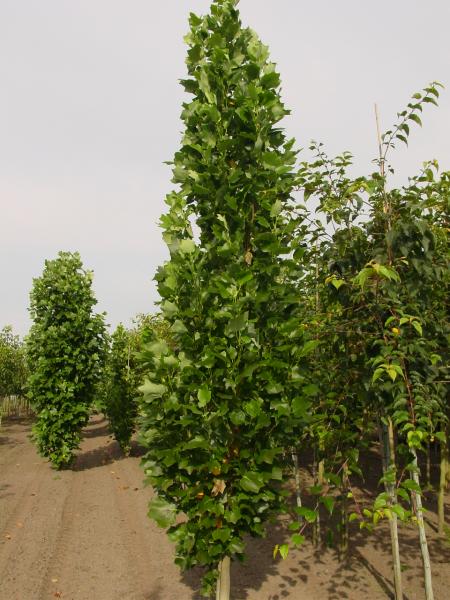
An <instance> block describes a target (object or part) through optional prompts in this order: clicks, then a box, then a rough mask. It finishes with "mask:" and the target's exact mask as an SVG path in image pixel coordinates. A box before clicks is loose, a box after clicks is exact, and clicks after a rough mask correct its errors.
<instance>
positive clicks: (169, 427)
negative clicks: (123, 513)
mask: <svg viewBox="0 0 450 600" xmlns="http://www.w3.org/2000/svg"><path fill="white" fill-rule="evenodd" d="M236 4H237V1H236V0H223V1H222V0H216V1H214V2H213V3H212V6H211V12H210V14H209V15H207V16H205V17H203V18H200V17H197V16H195V15H193V14H192V15H191V17H190V25H191V31H190V33H189V34H188V35H187V37H186V38H185V39H186V41H187V44H188V46H189V50H188V57H187V65H188V73H189V77H188V78H187V79H186V80H184V81H183V82H182V83H183V85H184V87H185V89H186V90H187V91H188V92H189V93H190V94H193V99H192V100H191V101H189V102H186V103H185V104H184V105H183V113H182V119H183V121H184V124H185V133H184V136H183V141H182V147H181V149H180V151H179V152H177V153H176V154H175V159H174V168H173V174H174V179H173V181H174V183H176V184H179V186H180V188H179V191H177V192H173V193H171V194H169V195H168V196H167V199H166V202H167V204H168V206H169V212H168V213H167V214H166V215H164V216H163V217H162V220H161V221H162V226H163V229H164V239H165V241H166V243H167V245H168V247H169V250H170V261H169V262H168V263H166V264H165V265H164V266H163V267H161V268H160V269H159V271H158V274H157V276H156V279H157V281H158V289H159V293H160V296H161V298H162V302H161V308H162V311H163V314H164V316H165V319H166V321H167V322H168V323H169V325H170V336H171V338H169V339H167V336H166V337H165V338H163V339H158V338H157V337H155V339H154V340H153V342H152V343H149V344H148V345H147V347H146V350H145V355H146V358H147V360H148V363H149V373H148V379H147V381H146V383H145V384H144V385H143V387H142V391H143V401H142V405H141V409H140V410H141V413H142V415H143V420H142V429H143V435H142V438H143V440H144V442H145V443H146V445H147V447H148V453H147V456H146V460H145V461H144V468H145V471H146V474H147V477H148V480H149V482H151V483H152V484H153V486H154V487H155V488H156V490H157V493H158V497H157V498H156V499H155V500H154V501H153V502H152V503H151V506H150V516H152V517H153V518H155V519H156V521H157V522H158V523H159V524H160V525H162V526H164V527H169V536H170V537H171V539H173V540H174V541H176V543H177V551H176V552H177V558H176V562H177V563H178V564H179V565H180V566H181V567H182V568H183V569H187V568H190V567H192V566H194V565H203V566H205V567H207V571H208V574H207V576H206V578H205V580H204V582H205V588H206V591H208V590H210V589H211V588H212V587H213V586H214V583H215V579H216V577H217V575H218V574H219V572H220V575H219V583H218V586H217V595H218V596H217V597H218V598H220V599H221V600H222V599H224V600H225V598H228V594H229V565H230V559H231V558H235V557H237V558H239V557H242V554H243V552H244V542H243V536H244V534H251V535H256V536H259V535H263V534H264V523H265V521H266V520H267V519H268V518H269V516H270V515H272V514H273V513H274V512H276V511H278V510H279V509H280V506H281V505H282V504H283V500H284V493H283V491H282V490H281V488H280V480H281V478H282V467H283V461H282V454H283V443H282V442H283V441H285V439H286V437H287V436H288V434H289V432H290V431H292V427H293V425H292V423H293V419H292V414H291V405H290V401H291V398H292V392H291V390H290V385H291V383H292V380H293V379H294V378H293V377H292V376H291V372H290V370H289V364H288V360H287V359H286V354H288V352H287V351H286V349H283V348H281V345H280V340H279V337H278V332H279V329H280V327H281V325H282V324H285V321H286V319H287V318H288V317H289V306H290V304H291V303H292V299H290V300H289V299H288V297H287V293H288V287H287V286H286V285H284V284H283V279H284V270H283V259H282V257H283V255H289V253H290V229H289V222H288V220H287V218H286V211H287V210H288V209H289V205H290V200H291V193H292V190H293V187H294V184H295V176H294V174H293V173H292V167H293V164H294V162H295V156H296V155H295V152H294V151H293V149H292V148H293V141H287V140H286V138H285V136H284V133H283V131H282V130H281V129H280V128H279V126H278V122H279V121H280V119H282V118H283V117H284V116H285V115H286V114H288V111H287V110H286V109H285V108H284V106H283V104H282V102H281V100H280V95H279V85H280V77H279V75H278V73H277V72H276V70H275V66H274V64H273V63H271V62H270V61H269V60H268V50H267V48H266V47H265V46H264V45H263V44H262V43H261V42H260V41H259V39H258V38H257V36H256V34H255V33H254V32H253V31H251V30H250V29H245V28H243V27H242V25H241V22H240V20H239V14H238V11H237V10H236ZM190 219H193V220H195V221H196V224H197V226H198V229H199V237H200V241H199V243H198V244H196V242H195V241H194V237H193V234H192V230H191V225H190ZM287 261H288V259H286V262H287ZM177 514H180V515H181V514H183V515H184V518H183V519H182V521H179V522H178V523H176V524H175V516H176V515H177Z"/></svg>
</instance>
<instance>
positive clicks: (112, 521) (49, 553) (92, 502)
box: [0, 416, 450, 600]
mask: <svg viewBox="0 0 450 600" xmlns="http://www.w3.org/2000/svg"><path fill="white" fill-rule="evenodd" d="M29 432H30V423H29V422H26V421H20V420H16V421H9V422H6V423H4V424H3V426H2V429H1V431H0V598H1V599H2V600H53V599H54V598H62V599H63V600H194V599H195V600H197V599H198V598H200V596H199V595H198V591H197V590H198V586H199V573H197V572H193V573H190V574H188V575H187V576H183V575H181V574H180V573H179V571H178V568H177V567H176V566H175V565H174V564H173V547H172V545H171V544H170V542H169V541H168V540H167V538H166V535H165V533H164V531H163V530H160V529H159V528H158V527H157V526H156V525H155V524H154V523H153V522H151V521H150V520H149V519H148V518H147V516H146V512H147V503H148V501H149V499H150V498H151V496H152V491H151V490H150V489H149V488H144V487H143V485H142V479H143V476H142V470H141V468H140V467H139V461H140V458H139V457H138V456H136V454H137V453H138V449H137V447H135V448H134V454H135V455H134V456H131V457H130V458H123V457H122V456H121V454H120V451H119V450H118V447H117V445H116V443H115V442H113V441H111V439H110V437H109V435H108V428H107V422H106V421H105V420H104V419H103V418H102V417H101V416H96V417H94V418H93V419H92V421H91V423H90V425H89V427H87V428H86V430H85V432H84V440H83V444H82V448H81V451H80V453H79V455H78V457H77V460H76V463H75V465H74V468H73V470H70V471H62V472H57V471H54V470H52V469H51V468H50V466H49V465H48V463H46V462H45V461H44V460H43V459H41V458H39V457H38V455H37V454H36V450H35V448H34V446H33V445H32V444H31V443H30V441H29V439H28V435H29ZM430 535H431V537H432V539H431V553H432V556H433V566H434V578H435V598H436V600H445V599H448V598H449V594H450V593H449V591H448V590H450V568H449V564H450V563H449V561H450V547H449V545H448V544H447V545H445V542H444V543H443V542H441V541H438V540H437V539H434V538H433V531H432V529H431V530H430ZM283 536H284V534H283V533H282V532H281V531H280V530H279V529H278V528H276V527H275V528H274V529H273V530H272V531H271V535H270V536H269V538H268V539H265V540H252V541H251V543H250V545H249V554H250V557H249V560H248V562H247V563H246V564H245V565H233V572H232V575H233V586H232V599H233V600H257V599H258V600H284V599H285V598H287V599H291V600H294V599H295V600H342V599H349V600H361V599H363V600H378V599H380V600H381V599H386V598H389V597H390V594H391V591H392V584H391V569H390V564H389V540H388V537H387V536H386V530H384V531H383V530H382V529H381V530H380V533H379V534H378V535H377V536H373V537H371V538H366V537H364V536H363V535H361V536H360V537H359V538H357V539H356V541H355V543H354V547H353V548H352V558H351V559H350V560H349V561H348V562H347V563H344V564H341V563H339V561H338V560H337V557H336V556H335V554H334V553H333V552H332V551H331V550H330V551H326V552H322V553H314V551H313V549H312V548H311V546H310V545H309V544H308V545H306V546H305V547H304V548H303V549H301V550H299V551H294V552H293V553H292V554H291V555H290V556H289V557H288V559H287V560H286V561H279V560H277V561H274V560H273V559H272V548H273V546H274V544H275V543H282V542H283ZM402 536H403V540H404V542H403V543H404V548H403V557H404V559H405V561H406V564H405V573H404V577H405V592H406V596H407V599H408V600H416V599H417V600H419V599H421V598H423V592H422V580H421V574H420V557H419V555H418V545H417V543H416V541H415V540H416V537H415V536H416V531H414V530H413V529H411V528H410V529H408V530H406V532H405V533H404V534H402ZM358 540H359V541H358Z"/></svg>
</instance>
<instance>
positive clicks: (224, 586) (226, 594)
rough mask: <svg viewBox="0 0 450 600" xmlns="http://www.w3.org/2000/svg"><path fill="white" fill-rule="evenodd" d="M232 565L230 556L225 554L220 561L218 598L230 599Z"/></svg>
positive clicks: (220, 599)
mask: <svg viewBox="0 0 450 600" xmlns="http://www.w3.org/2000/svg"><path fill="white" fill-rule="evenodd" d="M230 566H231V560H230V557H229V556H225V557H224V558H223V559H222V560H221V561H220V563H219V578H218V579H217V589H216V600H230Z"/></svg>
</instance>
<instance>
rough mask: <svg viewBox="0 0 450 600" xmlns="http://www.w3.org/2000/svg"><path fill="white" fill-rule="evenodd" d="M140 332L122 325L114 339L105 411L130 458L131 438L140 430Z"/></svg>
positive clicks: (106, 374)
mask: <svg viewBox="0 0 450 600" xmlns="http://www.w3.org/2000/svg"><path fill="white" fill-rule="evenodd" d="M138 349H139V333H138V331H137V330H127V329H125V327H124V326H123V325H122V324H119V325H118V326H117V328H116V330H115V332H114V333H113V334H112V336H111V348H110V351H109V355H108V358H107V364H106V369H105V373H104V377H105V399H104V402H105V411H106V416H107V417H108V419H109V424H110V427H111V431H112V432H113V434H114V437H115V439H116V440H117V442H118V443H119V445H120V447H121V449H122V451H123V452H124V454H125V455H127V456H128V454H129V453H130V450H131V443H130V442H131V436H132V435H133V433H134V431H135V428H136V416H137V396H138V385H139V383H140V372H139V368H138V365H137V363H136V352H137V351H138Z"/></svg>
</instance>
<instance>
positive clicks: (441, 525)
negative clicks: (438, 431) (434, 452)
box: [438, 435, 449, 535]
mask: <svg viewBox="0 0 450 600" xmlns="http://www.w3.org/2000/svg"><path fill="white" fill-rule="evenodd" d="M440 447H441V460H440V476H439V492H438V533H439V535H444V533H445V531H444V529H445V492H446V489H447V478H448V468H449V463H448V444H447V435H446V438H445V441H441V444H440Z"/></svg>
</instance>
